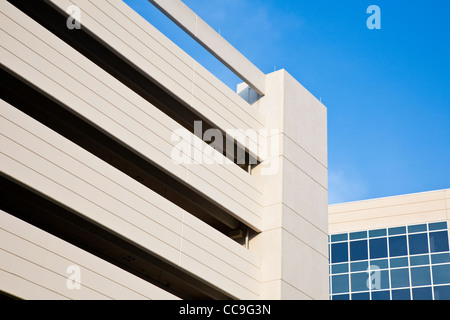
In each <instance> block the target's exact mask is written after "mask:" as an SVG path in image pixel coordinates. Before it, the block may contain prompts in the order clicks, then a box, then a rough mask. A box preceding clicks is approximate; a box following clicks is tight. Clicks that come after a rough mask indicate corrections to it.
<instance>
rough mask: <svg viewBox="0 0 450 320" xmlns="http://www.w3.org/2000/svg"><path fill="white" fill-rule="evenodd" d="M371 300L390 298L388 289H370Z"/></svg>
mask: <svg viewBox="0 0 450 320" xmlns="http://www.w3.org/2000/svg"><path fill="white" fill-rule="evenodd" d="M372 300H391V295H390V294H389V291H372Z"/></svg>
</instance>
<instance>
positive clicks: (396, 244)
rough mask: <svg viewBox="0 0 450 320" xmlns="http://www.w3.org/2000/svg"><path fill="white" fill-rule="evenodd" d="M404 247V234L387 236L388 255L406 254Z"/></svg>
mask: <svg viewBox="0 0 450 320" xmlns="http://www.w3.org/2000/svg"><path fill="white" fill-rule="evenodd" d="M406 248H407V246H406V236H399V237H389V255H390V256H391V257H397V256H404V255H406V254H407V251H406Z"/></svg>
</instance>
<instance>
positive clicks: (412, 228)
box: [408, 224, 427, 233]
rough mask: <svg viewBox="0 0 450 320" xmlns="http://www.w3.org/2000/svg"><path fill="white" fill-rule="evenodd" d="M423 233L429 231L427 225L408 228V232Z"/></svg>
mask: <svg viewBox="0 0 450 320" xmlns="http://www.w3.org/2000/svg"><path fill="white" fill-rule="evenodd" d="M421 231H427V225H426V224H418V225H415V226H408V232H409V233H414V232H421Z"/></svg>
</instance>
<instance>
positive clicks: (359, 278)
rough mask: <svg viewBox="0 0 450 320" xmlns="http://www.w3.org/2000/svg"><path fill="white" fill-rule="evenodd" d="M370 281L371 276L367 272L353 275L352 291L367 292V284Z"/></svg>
mask: <svg viewBox="0 0 450 320" xmlns="http://www.w3.org/2000/svg"><path fill="white" fill-rule="evenodd" d="M368 279H369V274H368V273H367V272H360V273H352V274H351V283H352V291H353V292H355V291H366V290H368V289H369V288H368V286H367V282H368Z"/></svg>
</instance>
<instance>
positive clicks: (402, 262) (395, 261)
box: [391, 257, 408, 268]
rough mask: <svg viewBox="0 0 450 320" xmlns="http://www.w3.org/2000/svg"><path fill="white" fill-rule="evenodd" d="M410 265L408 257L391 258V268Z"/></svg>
mask: <svg viewBox="0 0 450 320" xmlns="http://www.w3.org/2000/svg"><path fill="white" fill-rule="evenodd" d="M407 266H408V258H406V257H404V258H392V259H391V268H398V267H407Z"/></svg>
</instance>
